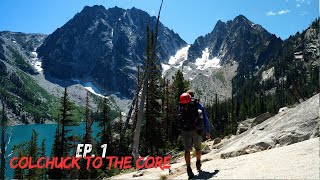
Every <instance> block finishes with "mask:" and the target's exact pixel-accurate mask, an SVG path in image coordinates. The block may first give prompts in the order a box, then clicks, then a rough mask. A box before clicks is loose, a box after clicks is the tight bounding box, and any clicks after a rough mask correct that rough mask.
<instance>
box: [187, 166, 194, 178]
mask: <svg viewBox="0 0 320 180" xmlns="http://www.w3.org/2000/svg"><path fill="white" fill-rule="evenodd" d="M187 174H188V177H189V179H191V178H193V177H194V174H193V172H192V169H191V167H190V166H187Z"/></svg>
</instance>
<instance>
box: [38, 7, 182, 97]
mask: <svg viewBox="0 0 320 180" xmlns="http://www.w3.org/2000/svg"><path fill="white" fill-rule="evenodd" d="M155 23H156V17H150V16H149V15H148V14H147V13H146V12H144V11H141V10H138V9H136V8H132V9H128V10H124V9H121V8H118V7H114V8H110V9H108V10H106V9H105V8H104V7H103V6H93V7H85V8H84V9H83V10H82V11H81V12H80V13H78V14H76V15H75V16H74V17H73V18H72V19H71V20H69V21H68V22H67V23H66V24H65V25H64V26H62V27H61V28H58V29H57V30H56V31H55V32H53V33H52V34H51V35H49V36H48V37H47V38H46V40H45V41H44V43H43V44H42V46H40V47H39V48H38V50H37V52H38V53H39V57H40V58H42V60H43V69H44V72H45V75H47V76H52V77H55V78H59V79H78V80H80V81H84V82H85V81H90V82H92V83H93V84H94V85H95V86H97V87H99V88H102V89H103V90H105V91H106V92H110V93H116V94H117V93H118V94H119V95H122V96H126V97H130V98H131V94H132V91H133V90H134V86H135V74H136V67H137V66H138V65H140V66H141V65H142V64H143V63H144V54H145V49H146V26H147V24H148V25H149V26H150V27H151V28H152V29H153V28H154V27H155ZM158 42H159V44H158V45H159V48H158V58H159V60H160V61H165V60H167V59H168V58H169V57H170V56H171V55H173V54H174V53H175V52H176V50H178V49H180V48H181V47H183V46H185V45H186V42H185V41H183V40H182V39H181V38H180V37H179V35H177V34H176V33H174V32H173V31H172V30H169V29H168V28H166V27H165V26H164V25H163V24H161V23H160V26H159V37H158Z"/></svg>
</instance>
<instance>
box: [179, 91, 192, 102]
mask: <svg viewBox="0 0 320 180" xmlns="http://www.w3.org/2000/svg"><path fill="white" fill-rule="evenodd" d="M189 102H191V96H190V95H189V94H188V93H183V94H181V96H180V103H181V104H188V103H189Z"/></svg>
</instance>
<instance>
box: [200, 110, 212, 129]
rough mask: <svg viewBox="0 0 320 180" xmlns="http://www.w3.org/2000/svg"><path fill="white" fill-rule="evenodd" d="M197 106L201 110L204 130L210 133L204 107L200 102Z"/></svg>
mask: <svg viewBox="0 0 320 180" xmlns="http://www.w3.org/2000/svg"><path fill="white" fill-rule="evenodd" d="M199 108H200V109H201V111H202V116H203V122H204V125H205V129H206V132H207V133H210V126H209V120H208V116H207V113H206V111H205V110H204V107H203V106H202V104H199Z"/></svg>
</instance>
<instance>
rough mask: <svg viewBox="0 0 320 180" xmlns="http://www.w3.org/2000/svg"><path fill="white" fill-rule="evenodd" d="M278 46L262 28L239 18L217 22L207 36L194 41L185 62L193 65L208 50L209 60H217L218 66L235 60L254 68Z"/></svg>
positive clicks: (278, 40)
mask: <svg viewBox="0 0 320 180" xmlns="http://www.w3.org/2000/svg"><path fill="white" fill-rule="evenodd" d="M281 43H282V40H281V39H279V38H277V37H276V36H275V35H272V34H270V33H269V32H268V31H267V30H265V29H264V28H262V26H260V25H258V24H254V23H252V22H251V21H249V20H248V19H247V18H246V17H244V16H243V15H239V16H237V17H236V18H235V19H234V20H232V21H228V22H226V23H224V22H222V21H218V22H217V24H216V26H215V27H214V29H213V31H212V32H211V33H209V34H207V35H205V36H204V37H203V36H200V37H199V38H197V39H196V40H195V42H194V43H193V44H192V45H191V46H190V48H189V52H188V60H189V61H191V62H194V61H195V60H196V59H197V58H200V57H201V56H202V52H203V51H204V50H205V48H208V50H209V58H210V59H211V58H213V57H218V58H219V59H220V60H221V61H220V64H221V65H224V64H227V63H228V62H232V61H237V62H244V63H245V64H246V65H248V66H249V67H251V68H255V66H260V65H262V64H263V63H265V62H266V61H267V60H271V59H272V56H274V55H276V51H277V50H276V49H277V47H280V46H281Z"/></svg>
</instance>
